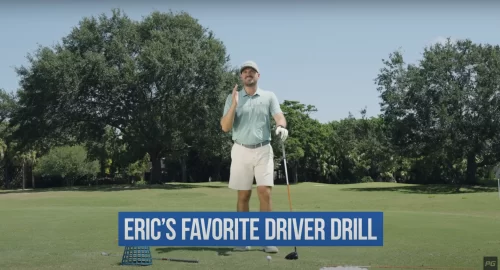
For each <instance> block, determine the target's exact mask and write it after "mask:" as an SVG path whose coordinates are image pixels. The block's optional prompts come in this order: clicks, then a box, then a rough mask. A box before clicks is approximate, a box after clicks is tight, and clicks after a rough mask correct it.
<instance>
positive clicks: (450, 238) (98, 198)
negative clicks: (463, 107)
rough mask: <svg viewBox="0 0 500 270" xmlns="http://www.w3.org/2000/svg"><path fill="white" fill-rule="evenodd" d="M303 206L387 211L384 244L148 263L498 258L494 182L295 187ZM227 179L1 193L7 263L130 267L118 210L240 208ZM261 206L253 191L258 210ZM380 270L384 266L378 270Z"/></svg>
mask: <svg viewBox="0 0 500 270" xmlns="http://www.w3.org/2000/svg"><path fill="white" fill-rule="evenodd" d="M291 191H292V203H293V207H294V210H297V211H365V210H366V211H383V212H384V222H385V223H384V226H385V228H384V236H385V239H384V240H385V242H384V246H383V247H298V253H299V256H300V258H299V260H298V261H287V260H285V259H284V256H285V255H286V254H287V253H289V252H291V251H293V247H281V248H280V253H279V254H277V255H272V257H273V260H272V262H271V265H269V266H268V262H267V260H266V254H265V253H263V252H261V251H250V252H243V253H242V252H233V253H232V254H229V255H227V256H220V255H218V251H224V250H225V249H224V248H220V249H218V248H210V247H207V248H195V247H193V248H182V247H179V248H175V247H151V251H152V252H153V256H154V257H171V258H185V259H198V260H200V263H198V264H187V263H181V262H167V261H154V262H153V266H152V267H148V268H146V269H259V267H264V268H265V269H301V270H305V269H320V268H321V267H324V266H332V265H392V266H396V265H406V266H439V267H444V266H450V267H451V266H454V267H471V268H474V269H482V267H481V265H482V260H483V256H500V199H499V198H498V193H497V192H496V189H495V188H492V189H489V190H488V189H468V190H463V191H462V192H460V193H457V192H454V190H453V188H448V187H441V186H431V187H418V186H412V185H401V184H391V183H369V184H368V183H367V184H357V185H317V184H314V183H304V184H299V185H294V186H292V187H291ZM235 198H236V197H235V193H234V192H233V191H231V190H229V189H227V188H226V187H225V185H224V184H218V183H211V184H193V185H186V184H182V185H181V184H178V185H168V186H166V187H163V188H150V189H148V188H143V189H124V188H107V189H101V190H95V189H81V190H66V191H64V190H62V191H61V190H53V191H51V190H47V191H39V192H36V191H35V192H19V191H0V217H1V223H0V266H1V267H0V268H1V269H47V270H49V269H50V270H52V269H94V270H95V269H124V267H125V269H126V266H119V262H120V260H121V258H120V257H105V256H102V255H101V252H108V253H111V254H115V255H118V256H120V255H121V254H122V253H123V248H122V247H119V246H118V242H117V213H118V212H119V211H172V210H173V211H182V210H184V211H219V210H221V211H226V210H230V211H234V209H235ZM273 201H274V202H273V204H274V209H275V210H276V211H288V201H287V194H286V186H277V187H275V189H274V192H273ZM257 209H258V198H257V196H256V195H254V196H253V198H252V202H251V211H256V210H257ZM372 269H376V268H372Z"/></svg>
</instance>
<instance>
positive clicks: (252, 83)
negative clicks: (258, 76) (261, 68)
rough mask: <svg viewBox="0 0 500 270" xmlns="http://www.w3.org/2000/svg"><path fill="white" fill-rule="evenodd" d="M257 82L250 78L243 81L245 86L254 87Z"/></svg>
mask: <svg viewBox="0 0 500 270" xmlns="http://www.w3.org/2000/svg"><path fill="white" fill-rule="evenodd" d="M256 84H257V82H256V81H255V80H254V79H253V78H251V79H250V80H245V86H255V85H256Z"/></svg>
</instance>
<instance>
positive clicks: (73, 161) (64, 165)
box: [34, 145, 100, 186]
mask: <svg viewBox="0 0 500 270" xmlns="http://www.w3.org/2000/svg"><path fill="white" fill-rule="evenodd" d="M99 170H100V166H99V162H98V161H97V160H88V159H87V150H86V149H85V148H84V147H83V146H80V145H77V146H62V147H55V148H53V149H51V150H50V151H49V152H48V153H47V154H46V155H44V156H42V157H41V158H40V159H39V160H38V162H37V164H36V166H35V169H34V173H35V175H37V176H42V177H47V176H48V177H62V178H64V180H65V181H66V185H67V186H72V185H73V184H74V182H75V180H77V179H79V178H82V177H87V178H88V177H92V178H94V177H95V176H96V175H97V173H98V172H99Z"/></svg>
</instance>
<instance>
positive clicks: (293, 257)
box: [281, 140, 299, 260]
mask: <svg viewBox="0 0 500 270" xmlns="http://www.w3.org/2000/svg"><path fill="white" fill-rule="evenodd" d="M281 148H282V149H283V164H284V165H285V178H286V186H287V189H288V204H289V205H290V212H292V199H291V197H290V183H289V182H288V169H287V168H286V154H285V142H284V141H283V140H281ZM294 248H295V251H294V252H290V253H289V254H288V255H286V256H285V259H287V260H297V259H299V254H298V253H297V247H294Z"/></svg>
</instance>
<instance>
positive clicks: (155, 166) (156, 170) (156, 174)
mask: <svg viewBox="0 0 500 270" xmlns="http://www.w3.org/2000/svg"><path fill="white" fill-rule="evenodd" d="M151 164H152V168H151V184H159V183H161V159H160V158H155V159H152V160H151Z"/></svg>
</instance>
